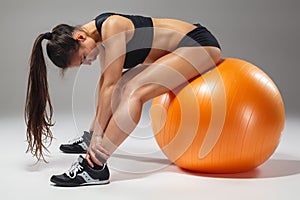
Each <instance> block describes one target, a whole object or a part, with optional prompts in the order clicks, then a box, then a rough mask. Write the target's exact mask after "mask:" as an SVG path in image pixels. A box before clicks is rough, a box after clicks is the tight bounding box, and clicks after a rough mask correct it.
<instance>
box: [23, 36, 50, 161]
mask: <svg viewBox="0 0 300 200" xmlns="http://www.w3.org/2000/svg"><path fill="white" fill-rule="evenodd" d="M45 37H46V34H40V35H39V36H38V37H37V38H36V40H35V42H34V45H33V49H32V53H31V57H30V71H29V77H28V85H27V95H26V103H25V122H26V125H27V132H26V135H27V142H28V147H27V150H26V152H31V153H32V155H33V156H34V157H36V158H37V159H38V160H41V159H43V160H44V161H45V157H44V150H45V151H46V152H49V150H48V146H47V145H46V143H49V145H50V144H51V142H52V139H53V135H52V132H51V130H50V127H51V126H53V125H54V123H52V122H51V120H52V115H53V108H52V105H51V100H50V96H49V92H48V82H47V69H46V64H45V59H44V55H43V49H42V41H43V39H45ZM47 106H48V112H49V113H48V112H47Z"/></svg>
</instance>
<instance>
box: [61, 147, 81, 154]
mask: <svg viewBox="0 0 300 200" xmlns="http://www.w3.org/2000/svg"><path fill="white" fill-rule="evenodd" d="M59 150H61V151H62V152H63V153H68V154H81V153H82V154H84V153H86V151H80V152H79V151H68V150H65V149H62V148H60V147H59Z"/></svg>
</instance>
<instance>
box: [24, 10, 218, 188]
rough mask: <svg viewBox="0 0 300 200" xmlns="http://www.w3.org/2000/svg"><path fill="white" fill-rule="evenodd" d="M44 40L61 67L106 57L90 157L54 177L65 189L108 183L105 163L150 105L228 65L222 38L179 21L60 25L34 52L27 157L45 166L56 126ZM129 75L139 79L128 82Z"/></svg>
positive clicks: (118, 17)
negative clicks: (45, 153)
mask: <svg viewBox="0 0 300 200" xmlns="http://www.w3.org/2000/svg"><path fill="white" fill-rule="evenodd" d="M44 39H46V40H48V41H47V54H48V57H49V58H50V60H51V61H52V62H53V63H54V64H55V65H57V66H58V67H60V68H62V69H66V68H73V67H78V66H80V65H81V64H91V62H92V61H94V60H95V59H96V57H97V56H98V55H99V60H100V66H101V68H102V70H101V71H102V73H101V77H100V79H99V83H98V84H99V85H98V100H97V109H96V114H95V119H94V121H93V123H92V126H91V131H92V132H93V134H92V137H91V140H90V143H89V142H88V143H89V145H88V146H89V147H88V150H87V153H86V157H85V158H83V157H81V156H80V157H79V159H78V161H77V162H76V163H75V164H74V165H73V166H72V167H71V169H70V170H69V171H68V172H66V173H64V174H62V175H54V176H52V177H51V182H53V183H55V184H57V185H62V186H78V185H85V184H105V183H108V182H109V170H108V168H107V165H106V160H107V159H108V158H109V157H110V155H111V154H112V153H113V152H114V151H115V150H116V148H117V147H118V146H119V145H120V144H121V143H122V142H123V141H124V140H125V139H126V138H127V136H128V135H129V134H130V133H131V132H132V131H133V130H134V128H135V127H136V125H137V123H138V121H139V120H140V116H141V112H142V106H143V103H145V102H146V101H148V100H150V99H151V98H154V97H156V96H159V95H161V94H163V93H165V92H168V91H170V90H173V89H175V88H176V87H178V86H179V85H181V84H183V83H185V82H187V81H188V80H190V79H192V78H194V77H196V76H198V75H199V74H202V73H204V72H205V71H207V70H208V69H210V68H212V67H214V66H215V65H216V64H217V63H218V62H219V60H220V58H221V50H220V46H219V44H218V42H217V40H216V38H215V37H214V36H213V35H212V34H211V33H210V32H209V31H208V30H207V29H206V28H205V27H203V26H201V25H200V24H196V25H194V24H190V23H187V22H184V21H180V20H176V19H162V18H151V17H145V16H137V15H125V14H117V13H103V14H101V15H99V16H97V17H96V18H95V20H92V21H91V22H89V23H87V24H85V25H83V26H81V27H72V26H69V25H64V24H61V25H58V26H56V27H55V28H54V29H53V30H52V32H51V33H50V32H48V33H45V34H40V35H39V36H38V37H37V39H36V41H35V43H34V46H33V50H32V55H31V60H30V74H29V80H28V90H27V98H26V109H25V111H26V122H27V139H28V143H29V146H28V150H29V151H31V152H32V153H33V154H34V155H35V156H36V157H37V158H38V159H41V158H42V159H44V157H43V150H44V149H45V150H47V148H46V146H45V144H44V143H43V141H47V139H50V142H51V140H52V134H51V131H50V126H52V125H53V124H52V122H51V117H52V106H51V101H50V97H49V94H48V88H47V74H46V65H45V61H44V58H43V51H42V45H41V43H42V41H43V40H44ZM123 69H129V71H128V72H127V73H129V72H131V71H134V73H133V75H130V78H127V79H126V80H123V79H122V78H123V77H124V76H125V75H124V74H123V73H122V72H123ZM127 73H125V74H127ZM116 91H118V92H119V93H118V95H115V96H114V94H115V93H116ZM115 97H119V98H115ZM47 105H48V106H49V115H48V114H47V111H46V107H47Z"/></svg>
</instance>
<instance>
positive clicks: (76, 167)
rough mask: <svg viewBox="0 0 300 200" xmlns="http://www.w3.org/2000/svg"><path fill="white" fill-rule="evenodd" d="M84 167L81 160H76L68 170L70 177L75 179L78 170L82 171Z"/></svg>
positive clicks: (67, 173)
mask: <svg viewBox="0 0 300 200" xmlns="http://www.w3.org/2000/svg"><path fill="white" fill-rule="evenodd" d="M82 169H83V166H82V165H81V164H80V163H79V161H76V162H74V163H73V164H72V166H71V168H70V169H69V170H68V171H67V172H66V175H67V176H68V177H70V178H71V179H74V178H75V177H76V175H77V173H78V172H81V171H82Z"/></svg>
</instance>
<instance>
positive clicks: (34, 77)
mask: <svg viewBox="0 0 300 200" xmlns="http://www.w3.org/2000/svg"><path fill="white" fill-rule="evenodd" d="M76 29H77V27H73V26H69V25H66V24H60V25H58V26H56V27H55V28H54V29H53V30H52V33H45V34H40V35H39V36H38V37H37V38H36V40H35V42H34V44H33V48H32V53H31V56H30V70H29V77H28V85H27V95H26V102H25V122H26V125H27V131H26V135H27V142H28V148H27V151H26V152H31V153H32V155H33V156H35V157H36V158H37V159H38V160H40V159H43V160H44V161H46V160H45V157H44V151H46V152H49V151H48V146H47V145H46V144H47V143H49V145H50V144H51V142H52V139H53V134H52V132H51V130H50V127H51V126H53V125H54V123H53V122H52V115H53V108H52V104H51V100H50V96H49V91H48V81H47V68H46V64H45V59H44V55H43V48H42V41H43V40H44V39H47V40H48V42H47V46H46V49H47V54H48V57H49V58H50V60H51V61H52V62H53V63H54V64H55V65H56V66H58V67H60V68H62V69H63V70H64V69H66V67H67V66H68V65H69V64H70V62H71V59H72V57H73V55H74V53H75V52H76V51H78V49H79V43H78V41H76V40H75V39H73V37H72V36H73V32H74V31H75V30H76Z"/></svg>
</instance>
